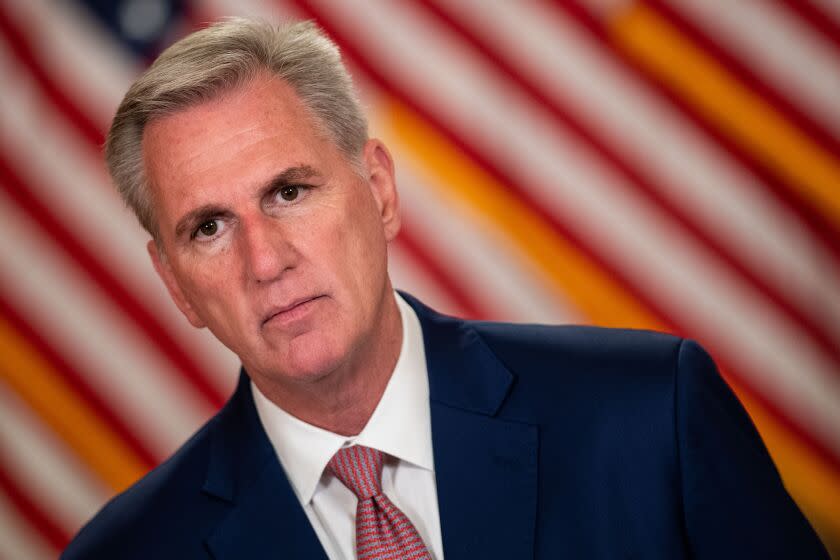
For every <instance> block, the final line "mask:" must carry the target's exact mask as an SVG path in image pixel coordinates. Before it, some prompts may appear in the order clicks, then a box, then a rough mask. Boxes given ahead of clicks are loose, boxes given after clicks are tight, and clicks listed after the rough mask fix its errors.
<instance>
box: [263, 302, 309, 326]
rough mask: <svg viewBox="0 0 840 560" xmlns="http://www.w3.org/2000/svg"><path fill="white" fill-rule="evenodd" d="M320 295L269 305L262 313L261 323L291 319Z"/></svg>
mask: <svg viewBox="0 0 840 560" xmlns="http://www.w3.org/2000/svg"><path fill="white" fill-rule="evenodd" d="M321 297H323V296H307V297H303V298H299V299H296V300H294V301H292V302H291V303H289V304H286V305H282V306H274V307H271V308H270V309H269V310H268V312H266V313H265V314H264V315H263V321H262V324H263V326H265V324H266V323H268V322H269V321H271V320H286V319H289V320H292V319H294V318H296V316H297V315H299V314H300V312H303V311H305V308H308V307H309V305H310V304H311V303H312V302H315V301H316V300H318V299H320V298H321Z"/></svg>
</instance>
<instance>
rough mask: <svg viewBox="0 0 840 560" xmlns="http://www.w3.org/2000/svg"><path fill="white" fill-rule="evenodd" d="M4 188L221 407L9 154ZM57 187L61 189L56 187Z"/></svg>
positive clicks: (2, 164) (167, 336)
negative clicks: (16, 167) (15, 168)
mask: <svg viewBox="0 0 840 560" xmlns="http://www.w3.org/2000/svg"><path fill="white" fill-rule="evenodd" d="M0 177H2V178H3V181H0V188H2V189H3V190H5V191H6V192H7V193H8V194H9V195H10V197H11V198H12V200H14V201H15V203H16V204H17V205H18V206H19V207H20V208H21V210H23V211H24V212H25V213H26V214H28V215H29V216H30V217H31V218H32V219H33V220H34V221H35V222H36V223H38V224H39V226H40V227H41V229H42V230H43V231H44V232H45V233H46V234H48V235H49V236H50V237H51V238H52V239H53V240H54V241H55V243H56V245H58V246H59V247H61V248H62V249H63V250H64V251H65V252H66V253H67V255H69V256H70V257H71V258H72V259H73V260H75V261H76V262H77V263H78V264H79V266H80V267H81V268H82V269H83V270H84V271H85V272H86V273H87V275H88V276H89V277H90V278H91V280H93V281H94V282H95V283H96V284H97V285H98V286H99V287H100V288H102V290H103V292H104V293H105V294H107V296H108V297H109V298H110V299H111V301H112V302H113V303H114V304H115V305H116V306H117V307H118V308H120V309H122V310H123V312H125V313H126V315H128V316H129V317H131V318H132V319H133V320H134V322H135V323H136V324H137V325H138V326H139V327H140V329H141V331H142V332H143V333H144V334H145V335H146V337H147V338H148V339H149V341H150V342H152V343H153V344H154V345H155V346H157V347H158V349H159V350H160V351H161V352H162V353H163V355H164V356H166V357H167V358H169V360H171V362H172V363H173V365H175V366H176V367H177V368H178V370H179V371H180V372H181V373H182V374H183V376H184V378H185V379H187V380H189V381H190V382H191V383H192V385H193V387H194V388H195V389H196V391H197V393H198V394H200V395H201V396H202V397H203V398H204V399H205V400H206V401H207V402H208V403H209V404H210V405H211V406H212V407H214V408H218V407H220V406H221V405H222V403H223V402H224V401H225V397H224V396H223V395H221V394H220V393H219V392H218V391H217V390H216V389H215V388H214V387H213V386H212V385H210V383H209V382H208V380H207V379H206V378H205V377H204V374H203V373H202V370H201V368H200V367H199V366H198V365H197V364H196V363H195V361H194V360H193V359H192V358H191V357H190V356H188V355H187V354H186V353H185V352H184V351H183V350H182V349H181V348H180V347H179V346H178V344H177V343H176V342H175V339H174V337H173V336H172V335H171V333H170V332H169V331H168V329H166V328H165V327H164V325H163V324H162V323H160V322H159V321H158V320H157V319H156V318H155V317H154V316H153V315H152V314H151V313H150V312H149V311H148V309H146V308H145V306H143V305H142V304H141V303H140V302H139V301H138V300H137V298H135V297H134V296H133V295H132V294H131V293H130V292H129V291H128V290H127V289H126V288H125V287H124V286H123V285H122V284H121V283H120V282H119V281H118V280H117V279H116V278H115V277H114V276H113V275H112V274H111V273H110V272H109V271H108V270H107V269H106V268H105V267H104V266H103V265H102V264H101V263H100V262H99V260H98V259H97V258H96V257H94V256H93V255H92V254H91V253H90V252H89V251H88V250H87V249H86V248H85V247H84V245H83V244H82V243H81V242H80V241H79V240H78V239H77V238H76V237H75V236H74V235H73V233H72V232H71V231H70V230H69V229H67V228H66V227H65V226H64V225H63V224H62V223H61V222H60V221H59V220H58V219H57V218H56V217H55V216H54V215H53V214H52V213H51V212H50V210H49V209H48V208H47V207H46V206H44V205H43V204H42V203H41V202H40V201H39V200H38V199H37V198H36V197H35V196H34V195H33V194H32V192H31V190H30V188H29V187H28V186H27V185H26V184H25V182H24V181H23V180H22V179H21V178H20V177H19V176H18V175H17V174H16V173H15V172H14V171H13V169H12V167H11V166H10V165H9V163H8V161H7V159H6V156H5V154H0ZM56 188H60V187H58V186H56Z"/></svg>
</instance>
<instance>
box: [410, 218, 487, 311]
mask: <svg viewBox="0 0 840 560" xmlns="http://www.w3.org/2000/svg"><path fill="white" fill-rule="evenodd" d="M397 242H398V243H399V244H400V246H401V247H402V248H403V249H405V251H406V252H407V253H408V254H410V255H411V257H412V258H413V259H414V260H415V261H417V263H418V264H420V266H422V267H423V270H424V271H425V272H426V273H427V274H428V275H429V276H430V277H431V278H432V280H434V281H435V283H436V284H437V285H438V286H439V287H440V288H441V289H442V290H443V291H444V293H445V294H446V295H447V297H449V298H450V299H451V300H452V301H454V302H455V304H456V305H458V308H459V309H460V311H461V312H462V313H463V314H464V316H465V317H467V318H470V319H488V318H489V317H490V313H489V312H488V311H487V310H486V309H484V308H483V307H482V305H481V304H480V303H479V302H478V301H476V300H475V299H474V298H473V297H472V296H470V295H469V294H468V293H467V292H466V290H463V289H461V286H460V285H459V284H458V282H457V280H455V278H453V276H452V275H451V274H450V273H449V272H448V271H447V269H446V267H443V266H441V265H440V263H439V262H438V261H437V260H436V259H434V258H433V257H432V256H431V252H430V251H428V250H427V249H426V248H425V247H424V246H423V244H422V242H421V241H420V238H419V237H416V236H414V235H413V234H412V233H411V232H410V231H408V230H407V229H406V228H405V227H403V229H402V230H400V235H399V237H398V238H397Z"/></svg>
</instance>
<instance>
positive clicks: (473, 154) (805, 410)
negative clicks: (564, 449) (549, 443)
mask: <svg viewBox="0 0 840 560" xmlns="http://www.w3.org/2000/svg"><path fill="white" fill-rule="evenodd" d="M236 14H250V15H259V16H263V17H266V18H268V19H270V20H273V21H279V20H283V19H289V18H311V19H315V20H317V21H318V22H319V23H320V24H321V25H322V26H323V27H324V28H325V29H326V31H327V32H328V33H329V34H330V35H331V36H332V37H333V38H334V39H335V40H336V41H337V43H338V44H339V45H340V46H341V49H342V52H343V55H344V57H345V60H346V61H347V63H348V64H349V65H350V67H351V70H352V72H353V73H354V75H355V76H356V79H357V84H358V86H359V88H360V91H361V94H362V97H363V100H364V103H365V105H366V107H367V110H368V113H369V116H370V119H371V133H372V134H373V135H375V136H378V137H381V138H383V139H384V140H385V141H386V142H387V144H388V145H389V146H390V147H391V149H392V151H393V153H394V157H395V160H396V162H397V168H398V176H399V186H400V189H401V197H402V207H403V212H404V216H405V218H404V219H405V227H404V230H403V232H402V234H401V236H400V238H399V239H398V241H397V242H396V243H395V244H394V245H393V249H392V273H393V276H394V278H395V280H396V284H397V286H398V287H401V288H403V289H406V290H408V291H410V292H413V293H415V294H416V295H418V296H420V297H422V298H425V299H427V300H428V301H429V302H431V303H432V304H433V305H435V306H437V307H438V308H439V309H441V310H444V311H447V312H450V313H455V314H460V315H465V316H468V317H476V318H487V319H504V320H511V321H528V322H579V323H591V324H597V325H607V326H625V327H627V326H629V327H637V328H644V329H659V330H666V331H670V332H674V333H677V334H680V335H684V336H690V337H693V338H695V339H698V340H699V341H700V342H701V343H702V344H704V345H705V346H706V347H707V348H708V349H709V350H710V351H711V353H712V354H713V355H714V357H715V359H716V360H717V362H718V363H719V364H720V366H721V369H722V371H723V373H724V375H725V377H726V379H727V380H728V381H729V382H730V384H731V385H732V386H733V387H734V389H735V390H736V392H737V393H738V395H739V396H740V397H741V399H742V401H743V402H744V403H745V405H746V407H747V408H748V410H749V412H750V414H751V415H752V417H753V419H754V421H755V423H756V424H757V426H758V428H759V430H760V431H761V433H762V435H763V436H764V438H765V441H766V443H767V445H768V447H769V449H770V452H771V454H772V455H773V457H774V459H775V460H776V462H777V464H778V466H779V469H780V472H781V474H782V477H783V478H784V481H785V484H786V485H787V487H788V489H789V490H790V492H791V493H792V494H793V496H794V497H795V499H796V500H797V501H798V503H799V504H800V506H801V508H802V509H803V510H804V511H805V513H806V514H807V515H808V517H809V518H810V519H811V521H812V523H813V524H814V525H815V527H816V528H817V529H818V531H819V532H820V534H821V536H822V538H823V540H824V541H825V542H826V544H827V545H828V546H829V547H830V548H831V550H832V552H833V554H834V555H835V557H836V558H840V2H838V0H777V1H749V0H743V1H736V2H732V1H730V0H670V1H667V2H666V1H658V0H651V1H633V0H591V1H588V0H581V1H579V2H572V1H561V2H548V1H540V0H533V1H530V0H523V1H520V2H514V1H501V0H499V1H491V2H488V1H485V0H457V1H445V0H420V1H412V2H408V1H391V0H366V1H355V2H349V1H341V0H335V1H327V0H299V1H292V0H289V1H286V0H283V1H275V0H245V1H242V0H194V1H187V0H182V1H175V0H170V1H167V0H122V1H116V0H114V1H105V0H88V1H82V0H79V1H73V0H0V83H1V84H2V86H0V223H2V225H3V228H4V229H3V231H2V233H0V558H3V559H7V558H8V559H30V558H32V559H35V558H49V557H54V556H55V555H56V554H57V551H59V550H60V549H61V548H62V547H63V546H64V545H65V544H66V543H67V541H68V539H69V538H70V537H71V535H72V534H73V533H74V532H75V531H77V530H78V528H79V527H80V526H81V525H82V523H83V522H84V521H85V520H86V519H88V518H89V517H90V516H91V515H92V514H93V513H94V512H95V511H96V510H97V509H98V508H99V507H100V506H101V505H102V504H103V503H104V502H105V501H106V500H107V499H108V497H109V496H110V495H112V494H113V493H114V492H117V491H119V490H121V489H123V488H125V487H126V486H127V485H129V484H131V483H132V482H133V481H135V480H136V479H137V478H138V477H140V476H141V475H142V474H143V473H144V472H146V471H147V470H148V469H150V468H151V467H153V466H154V465H156V464H157V463H158V462H160V461H161V460H162V459H163V458H165V457H166V456H167V455H168V454H169V453H171V452H172V451H173V450H174V449H175V448H176V447H177V446H178V445H179V444H180V443H181V442H183V441H184V440H185V438H186V437H187V436H188V435H189V434H190V433H191V432H193V431H194V430H195V429H196V428H197V427H198V426H199V425H200V424H201V423H202V422H204V421H205V420H206V419H207V418H208V417H209V416H210V415H211V414H212V413H213V412H214V411H215V410H216V409H217V408H218V407H219V406H220V405H221V404H222V403H223V402H224V400H225V399H226V397H227V395H228V394H229V393H230V391H231V390H232V387H233V384H234V380H235V378H236V374H237V361H236V359H235V358H234V357H233V356H232V355H231V354H230V353H229V352H227V351H226V350H225V349H224V348H221V347H220V345H219V344H218V343H216V342H215V340H214V339H213V338H212V336H210V335H209V334H208V333H206V332H203V331H196V330H193V329H192V328H191V327H189V325H188V323H187V322H186V320H185V319H183V318H182V317H181V316H180V314H179V313H178V311H177V310H176V309H175V307H174V306H173V305H172V304H171V303H170V301H169V298H168V296H167V295H166V294H165V292H164V290H163V287H162V285H161V284H160V283H159V281H158V279H157V278H156V277H155V275H154V272H153V270H152V267H151V266H150V263H149V261H148V258H147V255H146V252H145V241H146V235H145V233H144V232H142V230H141V229H140V227H139V226H138V225H137V224H136V222H135V220H134V218H133V216H131V215H130V214H129V213H128V211H127V210H125V209H124V207H123V205H122V203H121V201H120V200H119V199H118V197H117V195H116V194H115V192H114V191H113V190H112V188H111V186H110V184H109V180H108V178H107V176H106V173H105V171H104V168H103V164H102V158H101V149H100V147H101V145H102V142H103V134H104V131H105V130H106V129H107V126H108V124H109V121H110V118H111V116H112V115H113V112H114V110H115V108H116V106H117V104H118V103H119V101H120V99H121V97H122V95H123V93H124V92H125V90H126V89H127V88H128V86H129V84H130V83H131V81H132V79H133V78H134V77H135V76H136V75H137V74H138V72H140V71H141V70H142V69H143V67H144V66H145V65H146V64H147V63H148V62H149V61H150V60H152V59H153V58H154V56H155V54H156V53H157V52H159V51H160V50H161V49H162V48H163V47H165V46H166V45H168V44H170V43H171V42H172V41H173V40H175V39H177V38H178V37H180V36H183V35H184V34H185V33H187V32H189V31H190V30H193V29H195V28H197V27H200V26H202V25H205V24H206V23H207V22H209V21H213V20H215V19H218V18H219V17H222V16H225V15H236ZM569 452H570V453H574V450H573V449H570V450H569ZM719 460H720V461H721V462H723V463H725V462H726V460H727V458H726V457H720V458H719Z"/></svg>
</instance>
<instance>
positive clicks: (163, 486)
mask: <svg viewBox="0 0 840 560" xmlns="http://www.w3.org/2000/svg"><path fill="white" fill-rule="evenodd" d="M219 416H220V415H219V414H217V415H216V416H214V417H213V418H211V419H210V420H209V421H208V422H207V423H206V424H205V425H204V426H203V427H202V428H201V429H199V430H198V431H197V432H196V433H195V434H193V436H192V437H191V438H190V439H189V440H188V441H187V442H186V443H184V444H183V445H182V446H181V447H180V448H179V449H178V450H177V451H176V452H175V453H174V454H173V455H172V456H171V457H170V458H169V459H167V460H166V461H164V462H163V463H161V464H160V465H158V466H157V467H156V468H154V469H152V470H151V471H150V472H149V473H148V474H146V475H145V476H143V478H141V479H140V480H138V481H137V482H136V483H134V484H133V485H132V486H130V487H129V488H128V489H126V490H124V491H123V492H121V493H120V494H118V495H117V496H115V497H114V498H112V499H111V500H110V501H109V502H108V503H107V504H105V506H104V507H103V508H102V509H101V510H100V511H99V512H98V513H97V514H96V515H95V516H94V517H93V518H92V519H91V520H90V521H89V522H88V523H87V524H86V525H85V526H84V527H82V529H81V531H80V532H79V533H78V534H77V535H76V537H75V538H74V539H73V541H72V542H71V543H70V545H69V546H68V547H67V548H66V549H65V551H64V553H63V554H62V556H61V558H62V559H67V560H69V559H76V558H133V557H140V556H143V557H146V556H147V555H148V554H149V552H150V550H149V546H150V544H151V543H161V544H162V545H163V544H164V543H166V544H165V546H166V547H167V554H166V555H164V557H170V556H172V554H173V553H175V551H176V550H178V549H179V548H180V544H181V542H182V540H181V539H179V538H178V535H179V534H185V533H184V532H185V531H187V532H189V534H195V530H196V527H197V526H198V525H201V524H202V521H204V520H205V519H210V518H212V517H213V515H214V512H215V509H214V508H213V507H212V506H208V502H210V500H209V499H205V500H204V501H203V502H202V503H201V504H198V503H197V500H199V499H202V498H203V496H202V494H201V487H202V485H203V484H204V480H205V477H206V473H207V464H208V457H209V453H210V447H211V440H212V435H213V433H214V430H215V429H216V426H217V424H218V422H219ZM181 552H186V551H181Z"/></svg>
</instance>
